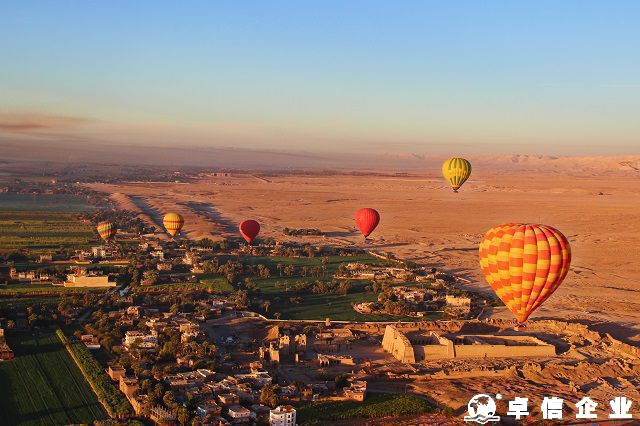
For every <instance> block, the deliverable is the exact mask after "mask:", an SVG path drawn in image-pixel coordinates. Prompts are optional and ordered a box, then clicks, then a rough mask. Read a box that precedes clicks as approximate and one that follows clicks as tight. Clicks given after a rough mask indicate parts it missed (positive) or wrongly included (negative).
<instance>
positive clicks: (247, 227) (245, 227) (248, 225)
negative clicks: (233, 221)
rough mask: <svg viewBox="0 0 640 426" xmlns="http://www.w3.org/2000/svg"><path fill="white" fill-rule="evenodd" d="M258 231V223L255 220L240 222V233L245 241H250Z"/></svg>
mask: <svg viewBox="0 0 640 426" xmlns="http://www.w3.org/2000/svg"><path fill="white" fill-rule="evenodd" d="M259 232H260V224H259V223H258V222H256V221H255V220H252V219H249V220H244V221H242V223H241V224H240V233H241V234H242V237H243V238H244V239H245V241H246V242H248V243H250V242H251V241H253V239H254V238H255V237H256V236H257V235H258V233H259Z"/></svg>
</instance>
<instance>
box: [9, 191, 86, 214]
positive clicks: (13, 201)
mask: <svg viewBox="0 0 640 426" xmlns="http://www.w3.org/2000/svg"><path fill="white" fill-rule="evenodd" d="M92 209H93V207H91V206H90V205H88V204H87V203H86V202H85V200H84V198H82V197H77V196H75V195H67V194H51V195H49V194H14V193H3V194H0V210H12V211H39V212H81V211H87V210H92Z"/></svg>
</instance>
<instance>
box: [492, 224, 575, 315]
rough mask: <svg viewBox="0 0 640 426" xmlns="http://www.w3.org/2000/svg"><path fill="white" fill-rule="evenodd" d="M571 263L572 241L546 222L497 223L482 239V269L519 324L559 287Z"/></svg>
mask: <svg viewBox="0 0 640 426" xmlns="http://www.w3.org/2000/svg"><path fill="white" fill-rule="evenodd" d="M570 264H571V247H570V246H569V241H567V238H566V237H565V236H564V235H562V233H561V232H560V231H558V230H557V229H555V228H552V227H550V226H547V225H535V224H505V225H500V226H496V227H495V228H491V229H490V230H489V231H488V232H487V233H486V234H485V236H484V238H483V240H482V242H481V243H480V267H481V268H482V273H483V274H484V276H485V278H486V280H487V282H488V283H489V285H490V286H491V288H492V289H493V291H495V292H496V294H497V295H498V297H499V298H500V299H501V300H502V301H503V302H504V304H505V305H506V306H507V308H509V310H510V311H511V312H512V313H513V315H515V317H516V319H517V320H518V323H519V325H522V324H523V323H524V322H525V321H526V320H527V318H529V315H531V313H532V312H533V311H535V310H536V309H538V308H539V307H540V305H542V304H543V303H544V301H545V300H547V299H548V298H549V296H551V295H552V294H553V292H554V291H556V289H557V288H558V287H559V286H560V284H561V283H562V280H564V278H565V277H566V276H567V273H568V272H569V265H570Z"/></svg>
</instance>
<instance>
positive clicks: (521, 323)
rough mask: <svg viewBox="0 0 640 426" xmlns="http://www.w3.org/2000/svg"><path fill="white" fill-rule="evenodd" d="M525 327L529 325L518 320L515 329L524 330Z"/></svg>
mask: <svg viewBox="0 0 640 426" xmlns="http://www.w3.org/2000/svg"><path fill="white" fill-rule="evenodd" d="M525 328H527V325H526V324H525V323H523V322H518V323H516V325H515V327H513V329H514V330H515V331H523V330H524V329H525Z"/></svg>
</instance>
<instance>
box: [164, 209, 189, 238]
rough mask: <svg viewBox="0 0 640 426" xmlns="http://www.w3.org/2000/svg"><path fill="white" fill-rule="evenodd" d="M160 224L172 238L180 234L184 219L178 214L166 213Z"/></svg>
mask: <svg viewBox="0 0 640 426" xmlns="http://www.w3.org/2000/svg"><path fill="white" fill-rule="evenodd" d="M162 223H163V225H164V227H165V229H166V230H167V233H168V234H169V235H171V237H172V238H173V237H175V236H176V235H177V234H179V233H180V230H181V229H182V225H184V219H183V218H182V216H180V215H179V214H178V213H167V214H166V215H164V218H163V219H162Z"/></svg>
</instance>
